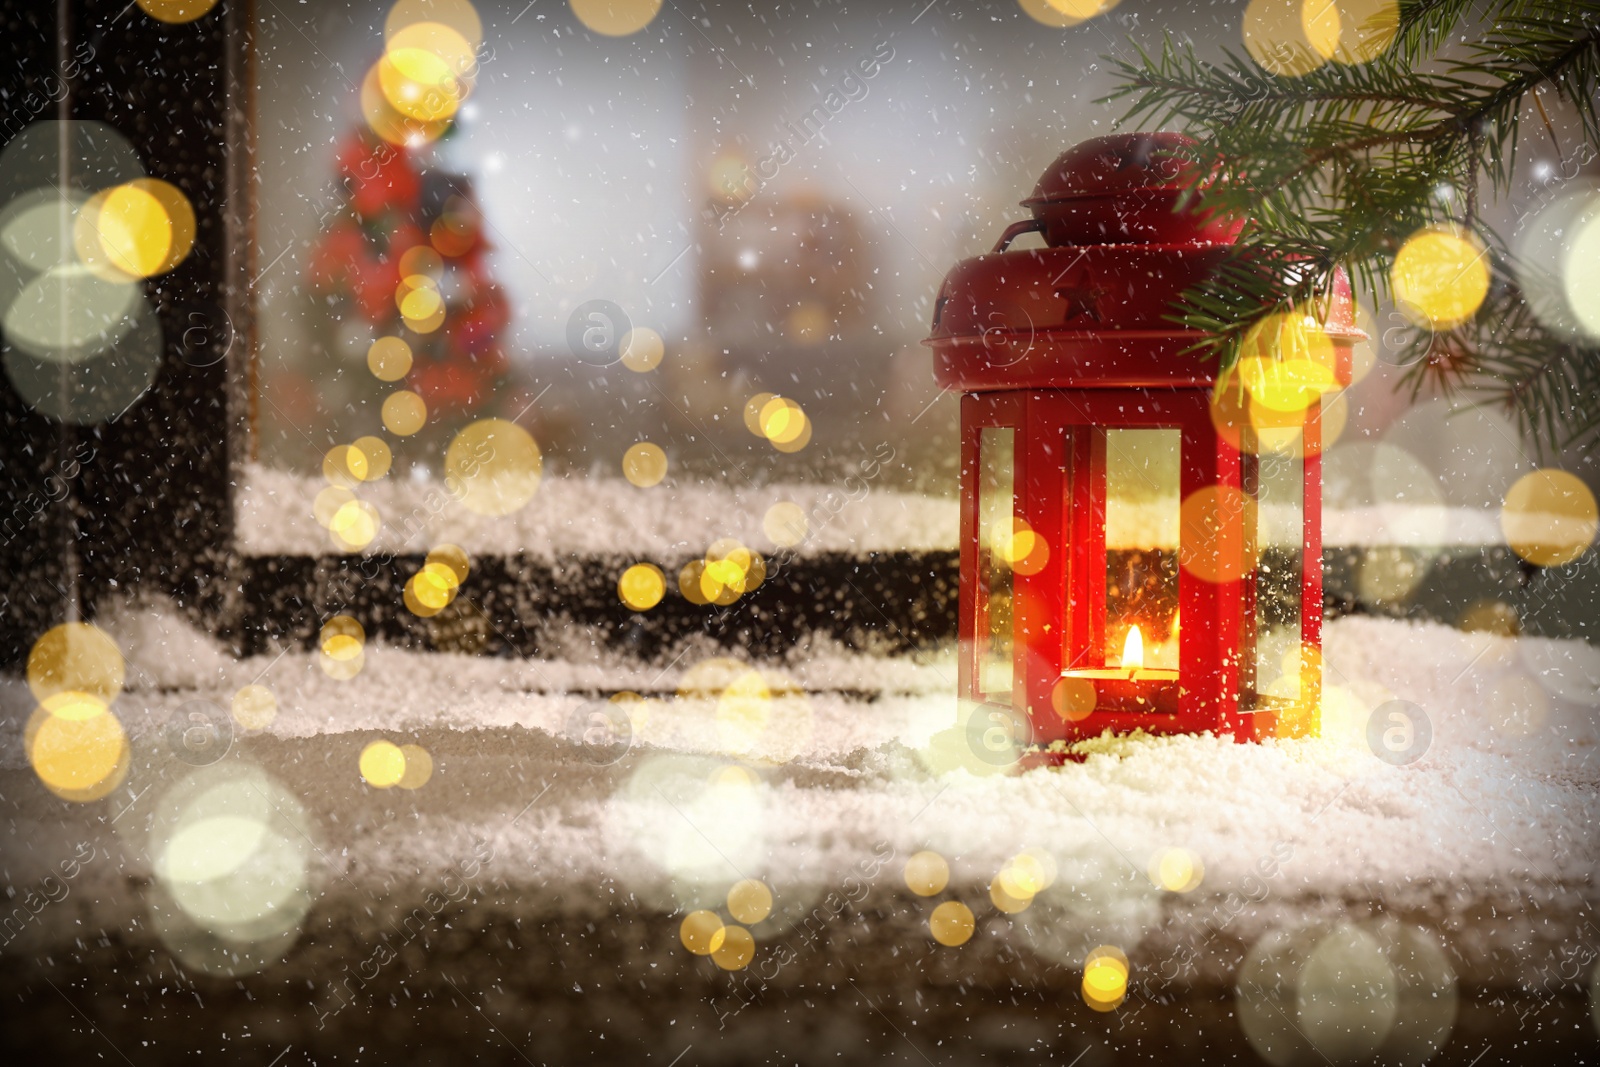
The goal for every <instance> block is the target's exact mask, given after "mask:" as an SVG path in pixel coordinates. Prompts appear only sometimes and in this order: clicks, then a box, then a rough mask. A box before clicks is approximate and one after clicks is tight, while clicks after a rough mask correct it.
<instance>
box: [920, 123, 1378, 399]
mask: <svg viewBox="0 0 1600 1067" xmlns="http://www.w3.org/2000/svg"><path fill="white" fill-rule="evenodd" d="M1191 144H1193V142H1192V141H1191V140H1190V139H1189V138H1187V137H1185V136H1183V135H1182V134H1179V133H1128V134H1113V135H1110V136H1106V137H1096V138H1092V139H1090V140H1088V141H1084V142H1082V143H1081V144H1078V145H1075V146H1073V147H1072V148H1069V149H1067V151H1065V152H1063V153H1062V154H1061V155H1060V156H1058V157H1057V158H1056V160H1055V162H1053V163H1052V164H1051V165H1050V166H1049V168H1047V169H1046V170H1045V172H1044V174H1043V175H1041V176H1040V178H1039V181H1038V184H1037V185H1036V186H1035V187H1034V190H1033V194H1032V195H1031V196H1029V197H1028V198H1027V199H1026V200H1024V201H1022V205H1023V206H1024V207H1027V208H1029V209H1030V211H1031V212H1032V215H1033V217H1032V218H1031V219H1027V220H1024V221H1021V222H1016V223H1013V224H1012V225H1011V226H1009V227H1008V228H1007V229H1006V230H1005V232H1004V233H1003V234H1002V235H1001V237H1000V240H999V242H998V243H997V244H996V245H995V247H994V249H993V251H991V252H990V253H988V254H986V255H981V256H976V257H973V258H971V259H966V260H962V261H961V262H960V263H958V264H956V265H955V267H953V268H952V269H951V271H950V273H949V274H948V275H947V276H946V277H945V280H944V284H943V285H942V286H941V287H940V290H939V296H938V299H937V301H936V302H935V305H934V315H933V329H932V334H931V336H930V337H929V338H928V339H927V341H926V342H924V343H926V344H928V345H929V346H930V347H931V348H933V350H934V375H935V377H936V378H937V379H938V381H939V383H940V384H941V385H943V386H946V387H947V388H959V389H963V390H968V391H981V390H989V389H1015V388H1077V387H1126V386H1205V385H1210V384H1213V383H1214V382H1215V378H1216V362H1215V361H1214V360H1210V359H1207V358H1206V357H1205V356H1204V355H1202V354H1200V353H1197V352H1194V351H1190V349H1191V348H1192V347H1193V345H1194V342H1195V341H1196V339H1197V334H1196V333H1195V332H1194V331H1192V330H1187V329H1184V328H1183V327H1182V326H1180V325H1178V324H1176V323H1174V322H1173V321H1172V320H1171V318H1170V316H1171V315H1172V313H1173V308H1174V305H1175V304H1176V303H1177V302H1178V300H1179V298H1180V297H1181V296H1182V295H1183V293H1184V292H1185V291H1186V290H1188V289H1190V288H1191V287H1193V286H1194V285H1196V284H1199V283H1201V282H1203V281H1204V280H1205V279H1206V278H1207V277H1209V276H1210V275H1211V274H1212V272H1214V271H1215V270H1216V269H1217V267H1218V266H1219V265H1220V263H1221V262H1222V260H1223V258H1224V257H1225V256H1226V254H1227V251H1228V249H1229V247H1230V246H1231V245H1232V244H1233V241H1234V239H1235V237H1236V236H1237V234H1238V232H1239V228H1240V226H1241V225H1242V222H1241V220H1238V219H1229V218H1224V217H1221V216H1216V215H1209V214H1207V213H1205V212H1203V211H1201V210H1197V206H1196V204H1195V203H1194V202H1193V201H1192V200H1191V201H1190V202H1185V199H1184V198H1185V196H1186V195H1187V194H1188V193H1190V192H1192V191H1193V190H1194V189H1196V188H1197V187H1203V186H1204V184H1205V183H1204V180H1203V178H1201V176H1200V175H1198V173H1197V172H1196V169H1195V168H1194V167H1193V165H1192V164H1190V163H1188V162H1187V161H1186V160H1185V159H1184V152H1183V150H1184V149H1185V148H1186V147H1187V146H1189V145H1191ZM1180 206H1181V210H1180ZM1030 232H1033V233H1038V234H1040V235H1041V236H1042V237H1043V238H1044V242H1045V245H1046V247H1044V248H1027V249H1019V250H1016V251H1011V250H1009V248H1010V244H1011V242H1012V241H1013V240H1014V239H1015V238H1017V237H1019V236H1021V235H1022V234H1024V233H1030ZM1354 311H1355V309H1354V304H1353V301H1352V299H1351V294H1350V285H1349V280H1348V279H1347V278H1346V277H1345V275H1344V272H1343V271H1337V272H1335V276H1334V284H1333V291H1332V292H1331V293H1329V294H1328V295H1327V298H1326V300H1325V301H1324V302H1323V307H1322V308H1321V314H1320V315H1319V316H1318V317H1319V318H1320V319H1321V328H1322V329H1323V330H1324V331H1325V332H1326V333H1327V335H1328V338H1329V340H1330V341H1331V342H1332V344H1333V345H1334V346H1335V348H1337V349H1339V350H1340V358H1339V362H1340V373H1339V374H1338V376H1339V377H1341V378H1344V379H1346V380H1347V379H1348V367H1349V349H1350V346H1351V345H1353V344H1354V343H1356V342H1357V341H1360V340H1362V339H1364V337H1365V335H1364V334H1362V333H1361V332H1360V331H1359V330H1357V329H1356V328H1355V313H1354Z"/></svg>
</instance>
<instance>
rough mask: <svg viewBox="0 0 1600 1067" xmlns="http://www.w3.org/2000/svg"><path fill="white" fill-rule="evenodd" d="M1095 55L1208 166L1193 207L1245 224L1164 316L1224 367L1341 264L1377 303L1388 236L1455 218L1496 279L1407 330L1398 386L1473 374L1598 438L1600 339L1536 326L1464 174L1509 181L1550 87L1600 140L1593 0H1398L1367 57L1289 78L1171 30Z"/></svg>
mask: <svg viewBox="0 0 1600 1067" xmlns="http://www.w3.org/2000/svg"><path fill="white" fill-rule="evenodd" d="M1464 24H1465V26H1464ZM1458 35H1460V36H1462V37H1463V38H1465V37H1470V38H1471V40H1470V41H1468V42H1467V43H1465V44H1461V43H1460V42H1459V41H1453V40H1452V38H1453V37H1457V36H1458ZM1108 62H1110V64H1111V65H1112V67H1113V68H1114V70H1115V71H1116V73H1117V76H1118V80H1119V84H1118V86H1117V87H1116V89H1114V90H1113V92H1112V93H1110V94H1109V95H1108V96H1107V97H1105V98H1104V99H1105V100H1108V101H1120V102H1123V103H1124V104H1126V106H1127V112H1126V115H1125V117H1124V119H1123V123H1124V124H1130V123H1140V124H1146V125H1154V126H1162V127H1174V126H1175V127H1179V128H1183V129H1184V130H1186V132H1188V133H1189V134H1190V135H1191V136H1192V137H1194V138H1195V139H1196V144H1195V145H1194V146H1193V147H1192V148H1191V149H1189V150H1187V151H1186V152H1185V156H1186V158H1187V159H1188V161H1189V162H1190V163H1191V164H1193V165H1194V166H1195V168H1196V170H1197V171H1198V172H1199V173H1204V174H1210V175H1213V180H1212V182H1211V183H1210V184H1209V185H1208V186H1207V188H1206V189H1205V190H1204V200H1205V202H1206V205H1207V206H1208V207H1209V208H1210V209H1212V210H1216V211H1219V212H1223V213H1226V214H1230V215H1234V216H1236V217H1242V218H1244V219H1246V220H1247V222H1246V224H1245V226H1244V227H1243V229H1242V231H1241V233H1240V235H1239V238H1238V241H1237V243H1236V245H1235V247H1234V248H1233V249H1231V250H1230V251H1229V253H1228V255H1227V257H1226V258H1225V259H1224V261H1223V263H1222V266H1221V267H1220V268H1219V269H1218V271H1217V272H1216V275H1215V276H1214V277H1213V278H1211V279H1209V280H1208V281H1207V282H1206V283H1205V284H1203V285H1200V286H1197V287H1196V288H1194V289H1193V290H1191V291H1190V292H1188V293H1186V294H1184V296H1183V298H1182V300H1181V301H1180V303H1179V306H1178V307H1177V308H1176V309H1175V310H1174V313H1173V315H1172V320H1173V321H1175V322H1178V323H1181V324H1182V325H1183V326H1185V327H1186V328H1189V329H1193V330H1196V331H1199V338H1200V339H1199V340H1198V341H1197V342H1196V344H1195V348H1196V349H1199V350H1201V351H1203V352H1205V353H1207V354H1209V355H1213V356H1215V357H1216V358H1217V359H1218V360H1219V370H1220V372H1221V374H1222V375H1223V376H1226V374H1227V372H1228V371H1229V369H1230V368H1231V366H1232V364H1233V362H1234V361H1235V360H1236V359H1237V358H1238V351H1239V343H1240V341H1241V340H1242V339H1243V338H1244V337H1245V336H1246V334H1247V333H1248V332H1249V331H1250V330H1251V329H1252V328H1253V327H1254V326H1255V325H1256V324H1257V323H1259V322H1261V321H1262V320H1263V319H1264V318H1265V317H1266V316H1268V315H1270V314H1272V313H1274V312H1276V311H1281V310H1285V309H1287V308H1291V307H1296V306H1301V305H1304V304H1306V303H1307V302H1308V301H1315V300H1317V299H1319V297H1320V296H1321V295H1323V294H1325V293H1326V292H1327V291H1328V288H1329V286H1330V285H1331V283H1332V277H1333V274H1334V272H1335V271H1336V270H1338V269H1340V268H1343V269H1345V270H1346V271H1348V272H1349V273H1350V275H1351V276H1352V280H1353V282H1354V284H1355V285H1356V287H1357V289H1358V291H1363V292H1366V293H1370V294H1371V295H1372V296H1373V297H1374V298H1376V299H1377V300H1379V301H1381V300H1383V299H1385V298H1386V297H1387V295H1388V286H1389V270H1390V268H1391V266H1392V263H1393V257H1394V254H1395V252H1396V251H1397V249H1398V247H1399V245H1400V243H1401V242H1402V241H1403V240H1404V239H1405V238H1406V237H1407V236H1408V235H1410V234H1411V233H1413V232H1415V231H1416V230H1417V229H1419V228H1421V227H1423V226H1426V225H1429V224H1432V223H1437V222H1441V221H1446V220H1451V221H1456V222H1459V223H1462V224H1464V225H1466V226H1467V227H1468V228H1469V229H1475V230H1478V231H1480V236H1482V237H1483V238H1484V239H1485V241H1486V243H1487V244H1488V245H1490V246H1491V247H1492V248H1493V249H1494V261H1495V262H1496V264H1497V266H1496V272H1497V275H1498V277H1499V280H1498V281H1497V283H1496V287H1495V290H1494V294H1493V295H1492V297H1491V299H1490V300H1489V301H1486V303H1485V305H1484V307H1483V308H1482V309H1480V313H1479V315H1478V317H1477V318H1476V319H1475V320H1474V321H1473V322H1472V323H1469V324H1467V325H1465V326H1463V327H1461V328H1459V329H1457V330H1454V331H1449V332H1442V333H1439V334H1429V333H1427V332H1426V331H1424V332H1423V334H1422V335H1421V336H1422V338H1423V339H1421V340H1419V341H1418V342H1417V343H1418V344H1422V345H1424V351H1425V357H1426V358H1424V359H1422V360H1421V361H1420V363H1419V368H1420V369H1417V370H1416V371H1415V374H1414V376H1413V377H1412V378H1410V379H1408V380H1409V381H1410V382H1411V384H1412V386H1413V388H1414V389H1420V388H1423V387H1425V386H1426V387H1429V388H1439V389H1443V390H1446V391H1450V390H1454V389H1458V388H1461V387H1462V383H1464V382H1471V383H1473V384H1474V385H1475V386H1477V387H1485V386H1486V389H1485V392H1484V395H1485V396H1487V397H1488V398H1489V400H1490V401H1491V402H1496V403H1500V404H1502V405H1504V406H1506V407H1507V408H1508V409H1509V410H1511V411H1512V412H1513V414H1514V415H1515V417H1516V418H1517V420H1518V422H1519V424H1520V425H1521V426H1522V427H1523V428H1524V430H1525V431H1527V432H1529V433H1530V434H1533V435H1535V436H1536V438H1537V439H1538V440H1539V441H1540V443H1541V447H1543V446H1545V445H1554V444H1555V443H1571V442H1573V441H1580V442H1582V443H1584V444H1585V446H1586V447H1600V401H1597V400H1591V399H1589V397H1590V396H1594V397H1600V352H1597V351H1596V349H1595V347H1594V346H1592V345H1589V344H1588V343H1587V342H1583V343H1580V342H1579V341H1576V340H1574V339H1572V338H1569V337H1555V336H1552V335H1551V334H1550V332H1549V330H1548V329H1547V328H1546V327H1545V326H1544V325H1543V324H1542V323H1540V322H1539V321H1538V319H1537V318H1536V317H1535V316H1534V315H1533V314H1532V313H1531V312H1530V311H1529V310H1528V309H1527V308H1526V307H1525V306H1524V305H1521V304H1519V303H1518V300H1519V299H1520V298H1519V297H1517V296H1514V295H1512V294H1515V293H1516V289H1515V286H1514V285H1512V284H1510V282H1509V280H1508V279H1507V277H1506V269H1505V263H1506V262H1507V260H1506V256H1505V253H1504V250H1503V247H1501V243H1500V242H1498V241H1497V240H1496V239H1495V238H1494V235H1493V234H1490V233H1488V232H1487V231H1483V230H1482V228H1481V225H1480V224H1479V223H1478V221H1477V209H1478V202H1479V196H1480V179H1481V184H1482V185H1483V186H1484V187H1486V188H1487V189H1489V190H1492V191H1494V192H1495V193H1501V192H1504V191H1505V190H1506V189H1507V188H1508V186H1509V185H1510V182H1511V176H1512V172H1513V168H1514V166H1515V157H1516V149H1517V144H1518V138H1519V136H1520V134H1521V116H1522V111H1523V107H1524V105H1525V104H1526V103H1527V101H1528V100H1529V98H1530V96H1535V94H1537V93H1539V92H1541V91H1551V92H1553V93H1555V94H1556V95H1557V96H1558V97H1559V98H1561V99H1563V100H1564V101H1566V102H1567V103H1568V104H1569V105H1571V106H1572V107H1573V108H1574V110H1575V111H1576V113H1577V114H1578V116H1579V121H1580V125H1581V128H1582V131H1583V136H1584V137H1585V138H1586V139H1587V140H1588V141H1589V142H1590V143H1591V144H1600V0H1574V2H1568V0H1493V2H1487V3H1473V2H1471V0H1411V2H1408V3H1404V4H1403V5H1402V6H1401V9H1400V24H1399V26H1398V28H1397V31H1396V34H1395V39H1394V41H1393V43H1392V44H1391V45H1390V47H1389V49H1388V50H1387V51H1386V52H1385V53H1384V54H1383V55H1382V56H1379V57H1377V58H1376V59H1373V60H1371V61H1369V62H1365V63H1360V64H1355V65H1345V64H1342V63H1337V62H1330V63H1327V64H1324V65H1323V66H1321V67H1319V68H1318V69H1316V70H1314V71H1311V72H1309V73H1306V74H1303V75H1301V76H1299V77H1291V76H1279V75H1274V74H1269V73H1267V72H1266V71H1264V70H1262V69H1261V68H1260V67H1258V66H1257V65H1256V64H1255V63H1254V61H1253V60H1251V59H1249V58H1248V57H1246V56H1241V55H1239V54H1237V53H1235V52H1233V51H1225V52H1224V55H1223V58H1222V60H1221V61H1219V62H1211V61H1208V60H1203V59H1200V58H1199V57H1198V56H1197V55H1196V54H1195V51H1194V48H1193V47H1192V45H1190V44H1188V43H1183V44H1179V43H1175V42H1174V41H1173V40H1172V39H1171V38H1170V37H1168V38H1166V39H1165V40H1163V42H1162V46H1161V48H1160V50H1159V52H1157V53H1154V54H1151V53H1149V52H1146V51H1144V50H1143V49H1137V48H1136V50H1135V57H1134V58H1133V59H1131V60H1126V61H1124V60H1119V59H1115V58H1110V57H1108ZM1535 99H1536V97H1535ZM1541 110H1542V105H1541ZM1440 190H1454V194H1453V195H1452V196H1441V194H1440ZM1585 389H1587V390H1588V393H1585V392H1584V390H1585ZM1563 427H1564V429H1563Z"/></svg>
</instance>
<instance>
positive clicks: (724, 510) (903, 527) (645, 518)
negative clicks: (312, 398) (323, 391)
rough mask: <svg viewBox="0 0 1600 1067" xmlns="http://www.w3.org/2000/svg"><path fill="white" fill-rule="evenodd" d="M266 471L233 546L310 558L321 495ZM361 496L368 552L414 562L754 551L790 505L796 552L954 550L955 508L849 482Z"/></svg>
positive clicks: (600, 482) (367, 490)
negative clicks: (484, 499) (482, 503)
mask: <svg viewBox="0 0 1600 1067" xmlns="http://www.w3.org/2000/svg"><path fill="white" fill-rule="evenodd" d="M327 484H328V483H327V482H326V481H324V480H323V479H322V478H320V477H305V476H302V475H298V474H291V473H288V472H285V471H280V470H274V469H272V468H270V467H262V466H255V465H251V466H248V467H246V468H245V476H244V480H243V484H242V485H241V486H240V488H239V491H238V497H237V502H238V537H239V543H240V545H241V546H243V549H244V551H245V552H246V553H249V554H251V555H271V554H278V553H282V554H291V555H322V554H326V553H329V552H331V551H332V549H331V547H330V545H329V542H328V534H327V531H325V530H324V529H323V528H322V527H321V526H319V525H318V524H317V521H316V519H315V517H313V515H312V511H311V505H312V501H313V500H315V499H316V495H317V494H318V493H319V492H321V491H322V490H323V489H324V488H326V486H327ZM359 495H360V496H361V498H362V499H364V500H367V501H369V502H370V503H372V504H373V505H374V506H375V507H376V508H377V509H378V513H379V515H380V516H382V518H383V528H382V530H381V531H380V532H379V534H378V537H377V539H376V540H375V541H374V542H373V543H372V546H371V548H370V549H369V550H368V551H370V552H374V553H377V552H395V553H405V552H410V553H417V554H421V553H425V552H427V551H428V549H430V548H432V547H433V546H434V545H437V544H440V543H442V542H449V543H451V544H457V545H460V546H461V547H462V548H464V549H466V550H467V551H468V552H470V553H475V554H478V553H495V554H503V555H510V554H513V553H524V554H527V555H530V556H533V557H535V558H540V559H558V558H562V557H570V556H599V555H616V554H627V555H633V556H638V557H639V558H642V559H669V560H670V559H676V558H678V557H685V556H694V555H698V554H701V553H703V552H705V550H706V548H707V546H708V545H709V544H710V543H711V541H713V540H716V539H717V538H720V537H733V538H737V539H738V540H739V541H741V542H743V543H744V544H747V545H750V546H751V547H753V548H756V549H758V550H759V551H763V552H770V551H772V550H773V549H774V548H775V547H776V546H774V545H773V543H772V541H770V540H769V539H768V538H767V536H766V534H765V533H763V532H762V528H761V524H762V520H763V519H764V518H765V516H766V513H767V509H768V508H770V507H771V506H772V505H773V504H776V503H778V502H779V501H780V500H787V501H792V502H793V503H795V504H797V505H799V507H800V508H801V509H802V510H803V511H804V512H805V513H806V515H807V517H808V523H809V531H810V532H809V536H808V537H807V539H806V541H805V542H804V543H803V544H802V545H801V546H800V547H799V549H798V551H800V552H801V553H802V554H806V555H813V554H818V553H823V552H851V553H864V552H885V551H896V550H910V551H929V550H934V549H943V548H952V547H954V545H955V543H956V526H957V505H956V503H955V501H953V500H948V499H944V498H939V497H925V496H920V495H916V494H911V493H900V492H893V491H890V490H887V489H883V488H881V487H873V486H872V485H871V484H870V483H868V482H866V481H859V482H857V481H852V482H851V483H850V488H845V487H833V486H827V485H816V484H791V485H766V486H754V487H750V488H746V489H734V488H732V487H730V486H727V485H709V484H694V483H689V484H674V485H670V486H668V485H662V486H657V487H655V488H652V489H639V488H637V487H635V486H633V485H630V484H629V483H628V482H626V481H624V480H622V479H621V478H589V477H584V476H581V475H571V474H566V475H561V474H555V475H552V474H548V473H547V474H546V476H545V478H544V479H543V480H542V481H541V482H540V483H539V490H538V492H537V493H536V494H535V495H534V498H533V500H532V502H531V503H529V504H528V506H527V507H525V508H523V509H522V510H520V511H518V512H516V513H514V514H512V515H507V516H504V517H501V518H488V517H485V516H482V515H477V514H474V513H473V512H471V511H469V510H467V509H466V508H465V507H463V506H462V505H461V503H460V502H459V501H458V500H456V498H455V497H454V496H452V495H451V493H450V491H449V489H448V488H446V486H445V483H444V482H443V481H442V480H428V481H407V480H403V479H398V478H394V477H390V478H385V479H383V480H381V481H377V482H372V483H370V484H367V485H364V486H362V487H361V491H360V494H359Z"/></svg>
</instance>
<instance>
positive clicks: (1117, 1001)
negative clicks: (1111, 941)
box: [1083, 945, 1128, 1011]
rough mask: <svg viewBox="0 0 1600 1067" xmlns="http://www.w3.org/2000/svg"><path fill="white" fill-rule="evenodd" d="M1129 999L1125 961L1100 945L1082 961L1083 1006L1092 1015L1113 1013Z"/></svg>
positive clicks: (1111, 948) (1109, 947)
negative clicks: (1092, 1012) (1103, 1012)
mask: <svg viewBox="0 0 1600 1067" xmlns="http://www.w3.org/2000/svg"><path fill="white" fill-rule="evenodd" d="M1127 996H1128V957H1127V956H1125V955H1123V953H1122V950H1121V949H1118V948H1116V947H1115V946H1113V945H1101V946H1100V947H1099V948H1097V949H1094V950H1093V951H1091V952H1090V953H1089V955H1088V956H1087V957H1086V958H1085V959H1084V961H1083V1002H1084V1003H1085V1004H1087V1005H1088V1006H1089V1007H1091V1008H1093V1009H1094V1010H1095V1011H1114V1010H1116V1009H1117V1008H1118V1007H1120V1006H1121V1004H1122V1002H1123V1001H1124V1000H1126V999H1127Z"/></svg>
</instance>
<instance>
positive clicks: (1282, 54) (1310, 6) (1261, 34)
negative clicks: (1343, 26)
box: [1243, 0, 1340, 77]
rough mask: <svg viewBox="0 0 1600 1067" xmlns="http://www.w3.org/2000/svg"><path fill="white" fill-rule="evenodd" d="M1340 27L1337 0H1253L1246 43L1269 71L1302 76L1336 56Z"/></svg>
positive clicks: (1247, 14) (1247, 17)
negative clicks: (1334, 0)
mask: <svg viewBox="0 0 1600 1067" xmlns="http://www.w3.org/2000/svg"><path fill="white" fill-rule="evenodd" d="M1339 27H1340V20H1339V9H1338V6H1337V5H1336V4H1335V3H1334V2H1333V0H1250V6H1249V7H1247V8H1246V9H1245V13H1244V25H1243V35H1244V47H1245V51H1247V52H1249V53H1250V58H1252V59H1254V60H1255V61H1256V63H1257V64H1259V65H1260V67H1261V69H1262V70H1265V71H1267V72H1268V73H1269V74H1277V75H1281V76H1284V77H1299V76H1301V75H1304V74H1309V73H1311V72H1312V71H1314V70H1316V69H1317V68H1318V67H1320V66H1322V65H1323V64H1324V63H1326V62H1327V61H1328V60H1330V59H1332V58H1333V56H1334V53H1335V52H1337V51H1338V48H1339Z"/></svg>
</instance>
